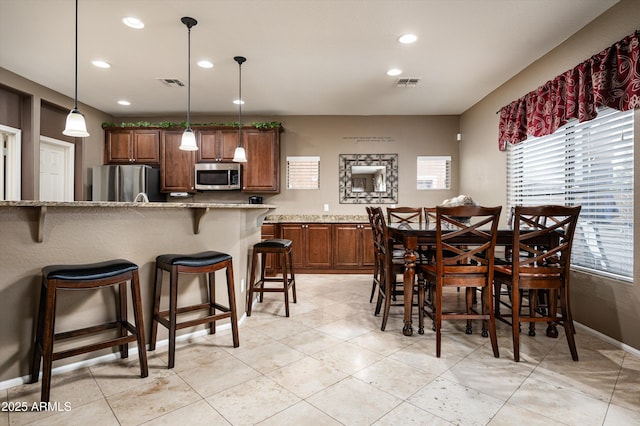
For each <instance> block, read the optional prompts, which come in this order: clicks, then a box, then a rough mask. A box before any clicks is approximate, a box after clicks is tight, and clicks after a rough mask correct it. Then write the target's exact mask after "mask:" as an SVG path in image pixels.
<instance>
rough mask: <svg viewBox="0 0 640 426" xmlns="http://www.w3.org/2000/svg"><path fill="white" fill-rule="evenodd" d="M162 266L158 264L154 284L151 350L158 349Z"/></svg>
mask: <svg viewBox="0 0 640 426" xmlns="http://www.w3.org/2000/svg"><path fill="white" fill-rule="evenodd" d="M162 272H163V271H162V268H160V267H159V266H156V273H155V279H154V285H153V293H154V294H153V313H152V314H151V336H150V337H149V350H150V351H154V350H156V339H157V337H158V336H157V335H158V317H159V316H160V295H161V294H162Z"/></svg>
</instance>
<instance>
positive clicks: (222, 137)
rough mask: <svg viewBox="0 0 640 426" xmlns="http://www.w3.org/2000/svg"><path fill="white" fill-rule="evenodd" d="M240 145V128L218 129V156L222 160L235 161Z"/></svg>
mask: <svg viewBox="0 0 640 426" xmlns="http://www.w3.org/2000/svg"><path fill="white" fill-rule="evenodd" d="M237 146H238V130H237V129H234V130H231V129H228V130H218V147H219V152H218V157H219V158H220V159H221V160H222V161H233V154H235V152H236V147H237Z"/></svg>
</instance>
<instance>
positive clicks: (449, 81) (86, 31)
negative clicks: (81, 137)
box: [0, 0, 618, 117]
mask: <svg viewBox="0 0 640 426" xmlns="http://www.w3.org/2000/svg"><path fill="white" fill-rule="evenodd" d="M617 1H618V0H562V1H558V0H295V1H294V0H80V2H79V31H78V34H79V49H78V59H79V63H78V98H79V101H80V103H81V104H86V105H90V106H92V107H94V108H97V109H99V110H101V111H104V112H106V113H108V114H111V115H114V116H116V117H126V116H160V115H165V116H166V115H172V114H184V113H185V111H186V105H187V88H186V86H185V87H181V88H179V87H178V88H175V87H166V86H165V85H164V84H162V83H161V82H160V81H159V80H158V78H172V79H174V78H175V79H179V80H181V81H183V82H184V83H185V84H186V83H187V81H188V72H187V62H188V61H187V52H188V49H187V43H188V39H187V28H186V26H185V25H184V24H182V23H181V21H180V19H181V18H182V17H183V16H191V17H193V18H195V19H196V20H198V24H197V25H196V26H195V27H193V28H192V30H191V63H192V66H191V112H192V114H213V115H228V114H235V113H237V106H235V105H234V104H233V103H232V101H233V100H234V99H237V97H238V65H237V63H236V62H235V61H234V60H233V57H234V56H237V55H241V56H245V57H246V58H247V62H246V63H245V64H244V65H243V66H242V94H243V99H244V101H245V105H244V106H243V112H244V113H245V114H249V115H439V114H460V113H462V112H464V111H465V110H466V109H468V108H469V107H471V106H472V105H474V104H475V103H476V102H478V101H479V100H480V99H482V98H483V97H484V96H486V95H487V94H489V93H490V92H491V91H493V90H494V89H496V88H497V87H498V86H500V85H501V84H503V83H504V82H505V81H507V80H508V79H510V78H511V77H513V76H514V75H515V74H517V73H518V72H519V71H521V70H522V69H524V68H526V67H527V66H528V65H529V64H531V63H532V62H534V61H535V60H537V59H538V58H540V57H541V56H543V55H544V54H545V53H547V52H549V51H550V50H551V49H553V48H554V47H556V46H557V45H559V44H560V43H561V42H563V41H564V40H566V39H567V38H568V37H569V36H571V35H572V34H573V33H575V32H576V31H578V30H579V29H580V28H582V27H584V26H585V25H586V24H587V23H589V22H590V21H592V20H593V19H594V18H596V17H597V16H598V15H600V14H602V13H603V12H604V11H606V10H607V9H608V8H610V7H611V6H612V5H614V4H615V3H617ZM74 11H75V3H74V1H73V0H0V67H2V68H5V69H8V70H10V71H12V72H14V73H16V74H19V75H21V76H23V77H25V78H27V79H29V80H33V81H35V82H36V83H39V84H42V85H44V86H47V87H49V88H51V89H53V90H55V91H57V92H60V93H63V94H64V95H67V96H69V97H71V98H73V94H74V78H73V74H74V17H75V14H74ZM125 16H135V17H137V18H139V19H141V20H142V21H144V23H145V28H144V29H142V30H133V29H131V28H128V27H126V26H125V25H124V24H123V23H122V19H123V18H124V17H125ZM404 33H414V34H416V35H417V36H418V40H417V42H415V43H413V44H410V45H403V44H400V43H398V41H397V39H398V37H399V36H400V35H402V34H404ZM94 59H102V60H105V61H107V62H109V63H110V64H111V68H109V69H100V68H97V67H95V66H93V65H91V61H92V60H94ZM200 59H208V60H210V61H212V62H213V63H214V67H213V68H211V69H202V68H200V67H198V66H196V65H195V63H196V62H197V61H198V60H200ZM390 68H400V69H402V70H403V73H402V74H401V75H400V76H398V77H389V76H387V75H386V71H387V70H388V69H390ZM398 78H418V79H419V82H418V83H417V85H416V86H415V87H403V88H399V87H396V81H397V79H398ZM0 82H1V80H0ZM120 99H126V100H128V101H130V102H131V105H130V106H121V105H118V104H117V101H118V100H120ZM71 106H72V105H68V107H71ZM80 109H82V108H80Z"/></svg>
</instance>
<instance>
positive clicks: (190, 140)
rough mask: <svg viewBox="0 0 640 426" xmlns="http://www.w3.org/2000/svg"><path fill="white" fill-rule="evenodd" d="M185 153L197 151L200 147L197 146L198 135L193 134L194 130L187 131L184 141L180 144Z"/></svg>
mask: <svg viewBox="0 0 640 426" xmlns="http://www.w3.org/2000/svg"><path fill="white" fill-rule="evenodd" d="M179 148H180V149H181V150H183V151H197V150H198V145H196V135H195V134H194V133H193V130H191V129H187V130H185V131H184V133H183V134H182V141H181V142H180V147H179Z"/></svg>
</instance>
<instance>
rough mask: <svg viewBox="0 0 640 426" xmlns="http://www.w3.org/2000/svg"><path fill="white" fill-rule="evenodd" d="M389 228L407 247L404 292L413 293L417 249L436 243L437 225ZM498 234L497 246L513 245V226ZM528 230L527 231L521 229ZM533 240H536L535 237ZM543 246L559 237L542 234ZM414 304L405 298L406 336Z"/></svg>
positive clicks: (393, 225) (466, 239)
mask: <svg viewBox="0 0 640 426" xmlns="http://www.w3.org/2000/svg"><path fill="white" fill-rule="evenodd" d="M387 229H388V230H389V238H391V239H393V240H394V241H395V242H396V243H399V244H402V245H403V246H404V249H405V254H404V275H403V290H404V294H413V283H414V278H415V272H416V270H415V268H416V258H417V256H416V250H417V249H418V247H419V246H428V245H432V246H435V245H436V234H437V232H436V227H435V224H434V223H429V224H428V225H425V224H417V223H390V224H388V225H387ZM497 232H498V235H497V236H496V246H504V247H507V246H511V245H512V244H513V230H512V229H511V228H499V229H498V231H497ZM520 232H526V231H522V230H521V231H520ZM559 235H560V234H558V237H559ZM450 242H454V243H455V242H457V243H459V244H461V245H473V244H474V243H477V242H478V241H474V238H473V236H471V235H467V236H465V237H461V238H460V241H457V240H450ZM532 242H536V241H535V239H534V240H532ZM538 244H539V245H541V246H547V247H553V246H555V245H557V244H558V239H554V238H552V237H549V235H546V236H542V237H541V239H540V241H539V242H538ZM412 306H413V300H412V298H411V297H405V298H404V326H403V328H402V333H403V334H404V335H405V336H411V335H412V334H413V327H412V321H411V315H412V313H411V310H412Z"/></svg>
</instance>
